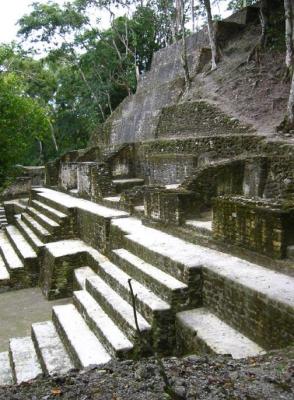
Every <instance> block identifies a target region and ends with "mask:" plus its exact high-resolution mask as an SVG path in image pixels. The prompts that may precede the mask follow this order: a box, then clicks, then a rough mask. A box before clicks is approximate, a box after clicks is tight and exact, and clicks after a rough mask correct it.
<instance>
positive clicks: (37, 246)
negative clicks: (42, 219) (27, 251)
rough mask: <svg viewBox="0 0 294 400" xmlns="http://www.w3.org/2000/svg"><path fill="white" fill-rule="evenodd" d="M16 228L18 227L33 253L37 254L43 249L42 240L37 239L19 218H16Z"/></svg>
mask: <svg viewBox="0 0 294 400" xmlns="http://www.w3.org/2000/svg"><path fill="white" fill-rule="evenodd" d="M16 226H17V227H18V229H19V230H20V232H21V233H22V235H23V236H24V237H25V238H26V240H27V241H28V243H29V244H30V245H31V246H32V248H33V249H34V250H35V252H36V253H37V254H38V253H39V252H40V250H41V249H42V248H43V247H44V243H43V242H42V240H41V239H39V238H38V236H37V235H36V234H35V232H33V231H32V229H31V228H30V227H29V226H28V225H27V224H26V222H25V221H24V220H22V219H21V216H19V217H16Z"/></svg>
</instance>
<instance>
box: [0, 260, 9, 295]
mask: <svg viewBox="0 0 294 400" xmlns="http://www.w3.org/2000/svg"><path fill="white" fill-rule="evenodd" d="M9 280H10V275H9V272H8V271H7V268H6V266H5V262H4V260H3V258H2V256H1V255H0V292H1V288H3V287H6V286H7V285H9Z"/></svg>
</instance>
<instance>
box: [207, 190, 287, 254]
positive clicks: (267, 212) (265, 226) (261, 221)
mask: <svg viewBox="0 0 294 400" xmlns="http://www.w3.org/2000/svg"><path fill="white" fill-rule="evenodd" d="M213 236H214V238H215V239H217V240H221V241H225V242H227V243H231V244H234V245H237V246H240V247H244V248H247V249H249V250H252V251H255V252H258V253H261V254H264V255H267V256H269V257H272V258H277V259H282V258H286V257H287V249H289V247H290V246H293V244H294V202H293V201H292V202H290V201H287V202H285V201H279V202H274V201H273V200H271V201H266V200H260V201H259V200H252V199H246V198H244V197H226V196H222V197H217V198H215V199H214V201H213Z"/></svg>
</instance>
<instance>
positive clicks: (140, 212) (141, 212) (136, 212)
mask: <svg viewBox="0 0 294 400" xmlns="http://www.w3.org/2000/svg"><path fill="white" fill-rule="evenodd" d="M144 213H145V207H144V204H142V205H139V206H135V207H134V212H133V214H134V215H135V216H138V217H143V216H144Z"/></svg>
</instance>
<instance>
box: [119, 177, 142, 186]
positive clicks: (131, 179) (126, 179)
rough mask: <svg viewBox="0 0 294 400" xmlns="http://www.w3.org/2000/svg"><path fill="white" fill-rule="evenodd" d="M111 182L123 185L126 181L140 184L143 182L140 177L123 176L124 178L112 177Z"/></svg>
mask: <svg viewBox="0 0 294 400" xmlns="http://www.w3.org/2000/svg"><path fill="white" fill-rule="evenodd" d="M112 182H113V183H114V184H118V185H124V184H127V183H131V184H142V183H144V179H142V178H125V179H113V180H112Z"/></svg>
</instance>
